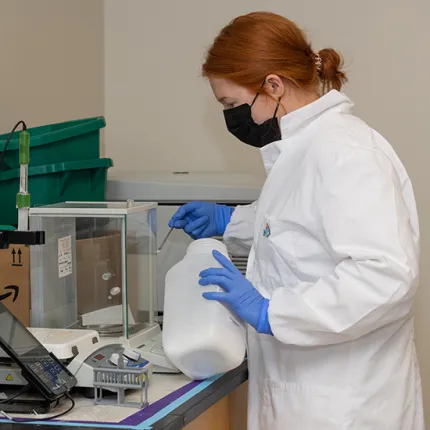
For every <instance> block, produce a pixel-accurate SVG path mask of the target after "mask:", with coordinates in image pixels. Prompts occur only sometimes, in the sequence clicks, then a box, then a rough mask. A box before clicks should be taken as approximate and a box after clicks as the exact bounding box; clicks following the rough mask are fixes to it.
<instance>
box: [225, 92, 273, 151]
mask: <svg viewBox="0 0 430 430" xmlns="http://www.w3.org/2000/svg"><path fill="white" fill-rule="evenodd" d="M258 96H259V93H257V94H256V96H255V97H254V100H253V102H252V104H251V106H250V105H249V104H246V103H245V104H243V105H240V106H237V107H235V108H231V109H226V110H224V118H225V122H226V125H227V129H228V131H229V132H230V133H231V134H233V135H234V136H236V137H237V138H238V139H239V140H241V141H242V142H243V143H246V144H248V145H251V146H255V147H256V148H262V147H263V146H266V145H268V144H269V143H272V142H275V141H276V140H280V139H281V130H280V129H279V123H278V119H277V118H276V114H277V112H278V108H279V101H278V104H277V106H276V109H275V113H274V114H273V117H272V118H270V119H268V120H266V121H264V122H263V123H262V124H256V123H255V122H254V120H253V119H252V115H251V108H252V106H253V104H254V103H255V100H257V97H258Z"/></svg>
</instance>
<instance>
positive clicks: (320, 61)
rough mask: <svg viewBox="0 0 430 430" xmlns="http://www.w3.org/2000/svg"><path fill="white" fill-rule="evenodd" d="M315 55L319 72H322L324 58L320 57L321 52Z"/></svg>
mask: <svg viewBox="0 0 430 430" xmlns="http://www.w3.org/2000/svg"><path fill="white" fill-rule="evenodd" d="M314 57H315V65H316V66H317V72H321V68H322V59H321V57H320V54H318V53H317V54H314Z"/></svg>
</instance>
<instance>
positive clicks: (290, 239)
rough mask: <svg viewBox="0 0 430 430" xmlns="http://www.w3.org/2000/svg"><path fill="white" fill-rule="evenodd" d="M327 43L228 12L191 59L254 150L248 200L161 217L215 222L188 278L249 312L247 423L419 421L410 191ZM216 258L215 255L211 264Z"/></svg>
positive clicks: (360, 428) (388, 429)
mask: <svg viewBox="0 0 430 430" xmlns="http://www.w3.org/2000/svg"><path fill="white" fill-rule="evenodd" d="M341 65H342V64H341V57H340V55H339V54H338V53H337V52H336V51H334V50H332V49H323V50H322V51H319V52H315V51H314V50H313V49H312V47H311V45H310V44H309V42H308V41H307V40H306V38H305V37H304V34H303V32H302V31H301V30H300V29H299V28H298V27H297V26H296V25H295V24H294V23H293V22H291V21H289V20H287V19H286V18H283V17H281V16H279V15H275V14H271V13H262V12H261V13H252V14H249V15H245V16H241V17H239V18H237V19H235V20H234V21H233V22H231V23H230V24H229V25H227V26H226V27H225V28H224V29H223V30H222V31H221V33H220V34H219V36H218V37H217V38H216V39H215V41H214V43H213V45H212V47H211V48H210V49H209V52H208V54H207V58H206V61H205V63H204V65H203V75H204V76H205V77H207V78H208V80H209V82H210V85H211V87H212V90H213V93H214V95H215V97H216V98H217V100H218V101H219V102H220V103H221V104H222V106H223V108H224V116H225V120H226V125H227V128H228V130H229V131H230V132H231V133H233V134H234V135H235V136H236V137H237V138H238V139H240V140H241V141H242V142H244V143H246V144H248V145H251V146H254V147H259V148H261V154H262V157H263V162H264V165H265V168H266V171H267V179H266V183H265V185H264V187H263V189H262V192H261V195H260V198H259V199H258V201H257V202H255V203H254V204H252V205H250V206H242V207H237V208H230V207H227V206H223V205H216V204H211V203H205V202H193V203H189V204H187V205H185V206H183V207H182V208H180V209H179V210H178V212H177V213H176V214H175V215H174V217H173V218H172V220H171V222H170V225H171V226H172V227H176V228H181V229H184V230H185V231H186V232H187V233H188V234H190V235H191V236H192V237H193V238H203V237H211V236H217V235H224V240H225V243H226V244H227V245H228V246H229V250H230V252H232V253H233V254H238V253H247V254H249V260H248V270H247V276H246V278H245V277H244V276H243V275H242V274H241V273H240V272H239V271H238V270H237V269H236V268H235V267H234V266H233V265H232V264H231V263H230V261H229V260H227V259H226V258H225V257H223V256H222V255H221V254H219V253H217V252H214V257H215V259H216V260H217V262H218V263H219V266H218V268H212V269H208V270H205V271H203V272H202V273H201V275H200V276H201V280H200V284H201V285H202V286H206V285H218V286H220V287H221V289H222V292H217V293H214V292H205V293H203V295H204V297H206V298H207V299H208V300H216V301H219V302H222V303H223V304H225V305H227V306H228V307H229V308H230V309H231V310H232V311H233V312H235V313H236V314H237V315H238V316H239V317H240V318H242V320H244V321H246V322H247V323H248V324H249V330H248V358H249V408H248V409H249V413H248V428H249V429H252V430H268V429H271V430H281V429H285V430H424V421H423V412H422V398H421V382H420V374H419V368H418V362H417V357H416V352H415V344H414V326H413V312H412V304H413V299H414V296H415V293H416V290H417V284H418V259H419V229H418V217H417V210H416V204H415V199H414V193H413V190H412V186H411V183H410V180H409V177H408V175H407V173H406V170H405V168H404V167H403V165H402V163H401V162H400V160H399V158H398V157H397V156H396V154H395V152H394V150H393V149H392V147H391V146H390V145H389V143H388V142H387V141H386V140H385V139H384V138H383V137H382V136H381V135H380V134H378V133H377V132H376V131H374V130H373V129H372V128H370V127H369V126H368V125H366V124H365V123H364V122H363V121H361V120H360V119H358V118H357V117H355V116H353V114H352V112H351V110H352V102H351V101H350V100H349V99H348V98H347V97H346V96H345V95H343V94H342V93H340V92H339V91H340V90H341V88H342V85H343V83H344V82H345V81H346V76H345V74H344V72H343V71H342V69H341ZM214 266H215V265H214Z"/></svg>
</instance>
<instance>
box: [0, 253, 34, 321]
mask: <svg viewBox="0 0 430 430" xmlns="http://www.w3.org/2000/svg"><path fill="white" fill-rule="evenodd" d="M0 301H1V302H2V303H3V304H4V305H6V307H7V308H8V309H9V310H10V311H11V312H12V313H13V314H14V315H15V316H16V317H17V318H18V319H19V320H20V321H21V323H22V324H24V325H25V326H26V327H28V326H29V325H30V250H29V248H27V247H25V246H21V245H11V246H10V247H9V249H0Z"/></svg>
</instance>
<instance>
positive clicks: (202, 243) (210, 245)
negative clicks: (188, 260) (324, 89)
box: [187, 239, 228, 256]
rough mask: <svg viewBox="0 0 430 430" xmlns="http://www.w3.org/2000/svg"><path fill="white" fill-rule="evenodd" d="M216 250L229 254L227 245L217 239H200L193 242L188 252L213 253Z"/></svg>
mask: <svg viewBox="0 0 430 430" xmlns="http://www.w3.org/2000/svg"><path fill="white" fill-rule="evenodd" d="M214 250H217V251H219V252H221V254H224V255H225V256H228V252H227V247H226V246H225V245H224V244H223V243H222V242H221V241H219V240H216V239H198V240H195V241H194V242H191V244H190V246H189V247H188V249H187V254H207V253H212V251H214Z"/></svg>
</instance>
